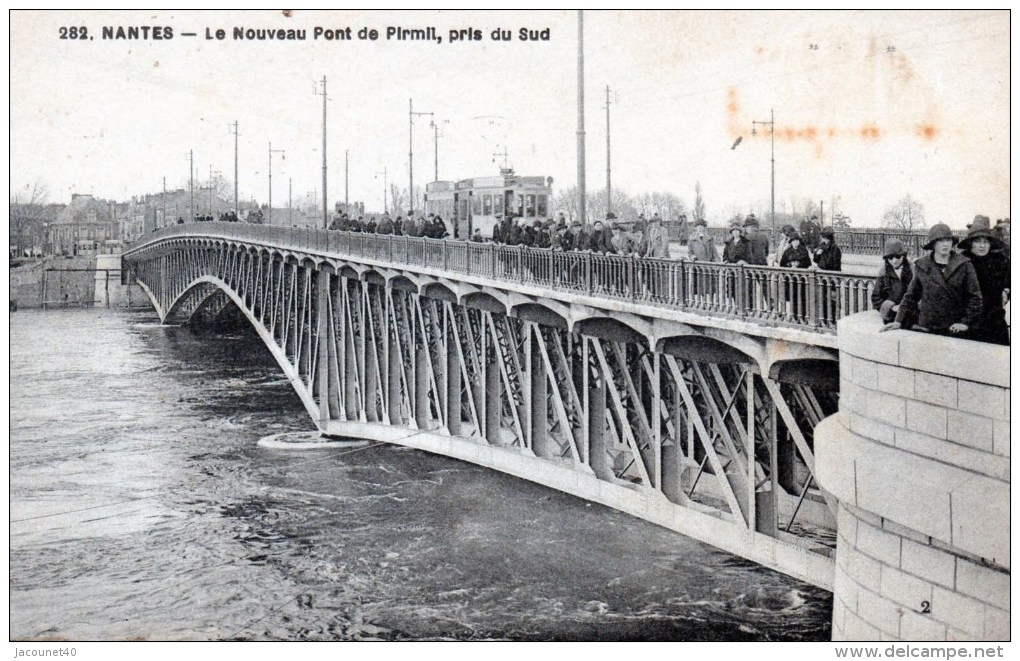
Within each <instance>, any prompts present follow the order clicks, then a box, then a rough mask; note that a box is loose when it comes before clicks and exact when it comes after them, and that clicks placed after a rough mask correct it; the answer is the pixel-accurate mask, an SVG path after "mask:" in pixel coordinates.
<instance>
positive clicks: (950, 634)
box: [946, 626, 984, 642]
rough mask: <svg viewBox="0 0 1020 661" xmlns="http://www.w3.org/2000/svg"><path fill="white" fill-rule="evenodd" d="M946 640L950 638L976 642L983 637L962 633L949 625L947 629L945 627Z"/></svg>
mask: <svg viewBox="0 0 1020 661" xmlns="http://www.w3.org/2000/svg"><path fill="white" fill-rule="evenodd" d="M946 640H951V641H953V642H976V641H979V640H984V638H982V637H980V636H971V635H970V634H967V633H964V632H963V631H960V630H959V629H954V628H953V627H952V626H950V627H949V628H948V629H946Z"/></svg>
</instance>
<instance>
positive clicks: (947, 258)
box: [882, 223, 982, 335]
mask: <svg viewBox="0 0 1020 661" xmlns="http://www.w3.org/2000/svg"><path fill="white" fill-rule="evenodd" d="M955 243H956V237H954V236H953V232H952V231H951V230H950V229H949V227H948V226H946V225H944V224H942V223H939V224H937V225H935V226H933V227H932V228H931V229H930V230H928V243H926V244H924V249H925V250H930V251H931V253H930V254H928V255H925V256H924V257H921V258H920V259H918V260H917V261H916V262H914V277H913V279H912V280H911V281H910V286H909V287H907V292H906V293H905V294H904V295H903V300H902V301H901V302H900V311H899V312H897V313H896V321H893V322H891V323H888V324H886V325H885V326H883V327H882V330H894V329H896V328H901V327H909V324H910V319H911V318H912V315H914V314H916V315H917V327H918V330H921V329H924V330H927V331H929V332H932V333H938V334H942V335H960V334H963V333H967V332H968V331H969V330H970V329H971V328H973V327H974V324H975V323H976V322H977V320H978V318H979V317H980V315H981V308H982V303H981V300H982V299H981V285H980V284H979V283H978V278H977V272H976V271H975V270H974V265H973V264H971V262H970V260H969V259H967V258H966V257H963V256H961V255H959V254H957V253H955V252H953V245H954V244H955Z"/></svg>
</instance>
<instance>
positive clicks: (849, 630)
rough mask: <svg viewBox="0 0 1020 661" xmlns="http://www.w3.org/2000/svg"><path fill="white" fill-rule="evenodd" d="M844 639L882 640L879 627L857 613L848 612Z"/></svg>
mask: <svg viewBox="0 0 1020 661" xmlns="http://www.w3.org/2000/svg"><path fill="white" fill-rule="evenodd" d="M843 636H844V640H854V641H872V640H880V639H881V633H880V632H879V630H878V627H876V626H874V625H873V624H871V623H870V622H865V621H864V620H862V619H861V618H860V617H858V616H857V615H856V614H855V613H850V612H847V614H846V621H845V622H844V627H843Z"/></svg>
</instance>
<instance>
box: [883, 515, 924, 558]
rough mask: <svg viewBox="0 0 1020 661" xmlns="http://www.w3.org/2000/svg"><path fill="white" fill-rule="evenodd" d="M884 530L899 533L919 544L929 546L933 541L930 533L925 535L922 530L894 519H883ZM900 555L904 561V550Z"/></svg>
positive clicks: (900, 535) (894, 533)
mask: <svg viewBox="0 0 1020 661" xmlns="http://www.w3.org/2000/svg"><path fill="white" fill-rule="evenodd" d="M882 530H885V531H887V532H890V533H892V534H893V535H898V536H899V537H902V538H904V539H909V540H911V541H914V542H917V543H918V544H921V545H924V546H928V544H929V542H930V541H931V537H929V536H928V535H925V534H924V533H922V532H918V531H916V530H914V529H913V528H908V527H906V526H904V525H900V524H899V523H896V522H895V521H893V520H892V519H882ZM900 557H901V561H902V551H901V556H900Z"/></svg>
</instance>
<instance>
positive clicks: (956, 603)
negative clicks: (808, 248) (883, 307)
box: [815, 313, 1010, 640]
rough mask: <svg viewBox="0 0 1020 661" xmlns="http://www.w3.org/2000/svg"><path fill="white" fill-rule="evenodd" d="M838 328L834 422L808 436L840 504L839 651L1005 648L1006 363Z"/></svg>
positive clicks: (942, 344)
mask: <svg viewBox="0 0 1020 661" xmlns="http://www.w3.org/2000/svg"><path fill="white" fill-rule="evenodd" d="M880 326H881V322H880V320H879V319H878V316H877V315H876V314H874V313H864V314H860V315H855V316H852V317H848V318H846V319H844V320H842V321H840V323H839V329H838V335H837V336H838V338H839V348H840V408H839V412H838V413H837V414H836V415H834V416H831V417H830V418H828V419H826V420H824V421H823V422H822V423H821V424H820V425H819V426H818V427H817V429H816V431H815V444H816V446H815V449H816V457H817V458H816V462H817V475H818V479H819V481H820V483H821V484H822V486H823V487H825V488H826V489H827V490H828V491H830V492H831V493H832V494H833V495H835V496H836V497H837V499H838V500H839V501H840V511H839V517H838V519H839V532H838V535H839V537H838V543H837V554H836V563H837V568H836V576H835V580H834V593H835V607H834V609H833V638H834V639H837V640H839V639H844V640H879V639H898V640H1003V639H1008V637H1009V589H1010V559H1009V551H1010V541H1009V492H1010V465H1009V459H1010V444H1009V415H1010V411H1009V400H1010V387H1009V362H1008V361H1009V349H1008V348H1006V347H999V346H994V345H987V344H979V343H976V342H970V341H967V340H961V339H957V338H948V337H940V336H930V335H924V334H920V333H913V332H909V331H893V332H888V333H879V332H878V329H879V328H880Z"/></svg>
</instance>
